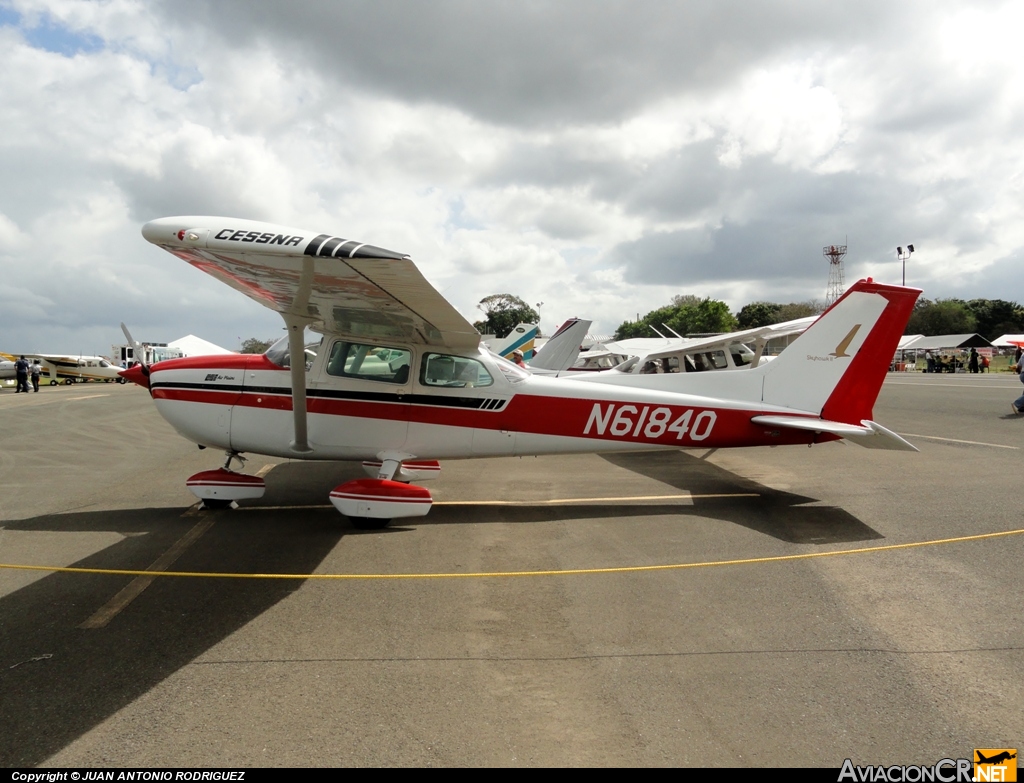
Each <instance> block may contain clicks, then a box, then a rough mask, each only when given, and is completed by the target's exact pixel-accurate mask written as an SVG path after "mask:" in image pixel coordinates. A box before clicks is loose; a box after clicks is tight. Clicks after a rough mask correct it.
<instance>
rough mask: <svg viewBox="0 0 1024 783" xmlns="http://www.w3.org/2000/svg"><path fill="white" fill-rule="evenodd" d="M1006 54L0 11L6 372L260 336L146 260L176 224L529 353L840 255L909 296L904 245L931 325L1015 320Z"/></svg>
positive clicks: (794, 29)
mask: <svg viewBox="0 0 1024 783" xmlns="http://www.w3.org/2000/svg"><path fill="white" fill-rule="evenodd" d="M1022 22H1024V18H1022V12H1021V10H1020V8H1019V4H1016V3H1012V2H996V1H993V2H986V3H978V2H972V3H970V4H968V3H966V2H957V1H956V0H948V1H947V2H941V3H934V2H932V3H925V2H910V3H898V4H892V3H884V2H881V0H860V1H859V2H856V3H847V4H838V5H837V4H821V3H814V2H810V0H798V1H797V2H793V1H792V0H787V1H786V2H783V1H782V0H780V1H779V2H766V3H757V4H750V3H741V2H738V1H737V0H727V1H725V2H721V1H720V2H710V0H708V1H707V2H686V3H665V2H630V3H626V2H608V3H602V4H600V5H599V6H594V5H593V4H592V3H589V2H582V0H580V2H572V1H570V2H565V3H557V4H551V3H540V2H525V3H524V2H517V3H511V2H508V3H505V2H497V3H485V4H481V3H475V2H468V1H467V0H439V1H438V2H432V3H416V2H379V1H378V2H373V3H370V2H349V3H344V4H335V5H326V6H325V5H324V4H321V3H309V2H294V3H289V4H287V5H282V4H279V3H270V2H246V3H241V2H237V0H225V1H224V2H218V3H206V2H198V0H177V1H176V2H173V3H171V2H162V3H141V2H137V0H105V1H104V2H79V1H78V0H5V1H4V2H0V65H2V66H3V67H2V68H0V91H2V93H3V95H4V96H5V100H4V101H3V102H2V103H0V128H2V129H3V133H0V172H2V175H3V181H4V182H5V184H6V185H7V187H6V188H4V189H0V263H2V264H3V266H4V270H5V274H4V275H3V276H2V277H0V303H2V304H3V306H2V307H0V323H2V324H3V335H4V340H5V342H7V341H9V345H7V346H6V347H9V348H12V349H15V350H20V349H22V348H24V349H26V350H55V351H56V350H80V349H82V348H87V349H88V350H89V351H90V352H105V351H107V350H109V345H110V343H112V342H118V341H119V340H120V331H119V329H118V328H117V324H118V322H119V321H120V320H126V321H129V322H131V323H132V325H133V327H134V329H135V331H137V332H139V333H140V334H143V335H145V337H146V338H147V339H155V340H169V339H174V338H176V337H178V336H181V335H183V334H185V333H188V332H194V333H197V334H199V335H200V336H203V337H206V338H207V339H211V340H213V341H215V342H220V343H221V344H224V345H226V346H227V347H232V348H233V347H237V345H238V342H239V338H245V337H249V336H260V337H264V336H270V335H271V334H274V333H275V332H276V331H277V330H278V329H279V323H278V320H279V319H277V317H276V316H275V315H274V314H273V313H269V312H267V311H265V310H263V309H262V308H260V307H259V306H258V305H256V304H254V303H251V302H249V301H247V300H246V299H244V298H243V297H239V296H238V295H237V294H235V293H234V292H232V291H230V290H227V289H224V288H223V286H221V285H219V284H217V283H216V282H215V281H212V280H210V279H208V278H206V276H204V275H203V274H202V273H200V272H198V271H196V270H194V269H192V268H191V267H188V266H187V265H184V264H182V263H181V262H180V261H178V260H176V259H174V258H173V257H171V256H168V255H167V254H164V253H162V252H160V251H158V250H156V249H155V248H153V247H151V246H149V245H148V244H147V243H145V242H144V241H143V240H142V239H141V237H140V236H139V234H138V229H139V226H140V225H141V223H143V222H145V221H147V220H149V219H152V218H155V217H161V216H166V215H171V214H203V213H210V214H225V215H232V216H238V217H250V218H257V219H267V220H271V221H274V222H278V223H283V224H286V225H295V226H298V227H303V228H308V229H311V230H314V231H329V232H335V233H340V234H342V235H345V236H352V237H356V238H358V239H360V240H362V241H367V242H371V243H374V244H378V245H381V246H384V247H389V248H393V249H395V250H399V251H402V252H407V253H410V254H412V255H413V257H414V258H415V259H416V260H417V263H418V264H419V265H420V266H421V268H422V269H423V271H424V273H425V274H426V275H427V277H428V279H430V280H431V281H432V282H434V283H435V284H436V285H437V287H438V289H439V290H441V291H442V292H443V293H444V295H445V296H446V297H447V298H449V299H450V300H451V301H452V302H453V304H455V306H456V307H458V308H459V309H460V310H462V312H464V313H465V314H466V315H467V316H468V317H470V318H471V319H472V318H474V317H475V313H476V310H475V305H476V302H477V301H479V300H480V299H481V298H483V297H484V296H487V295H488V294H492V293H496V292H504V291H509V292H512V293H516V294H518V295H520V296H523V298H525V299H527V301H531V302H541V301H543V302H544V303H545V304H544V307H543V309H542V315H543V316H544V320H545V324H544V325H545V326H546V327H547V328H548V329H549V330H550V329H553V328H554V327H555V326H556V325H557V323H559V322H560V321H561V320H563V319H564V318H565V317H568V316H570V315H579V316H582V317H590V318H593V319H595V321H596V324H595V329H596V330H597V331H601V332H605V333H607V332H610V331H612V330H613V329H614V328H615V326H617V325H618V323H619V322H621V321H622V320H625V319H627V318H632V317H635V315H636V314H637V312H640V313H643V312H646V311H647V310H650V309H652V308H654V307H656V306H659V305H661V304H664V303H665V302H667V301H668V300H669V299H670V297H671V296H672V295H674V294H677V293H697V294H699V295H702V296H712V297H715V298H722V299H725V300H726V301H728V302H729V303H730V304H731V305H732V306H733V307H734V308H739V307H741V306H742V305H744V304H746V303H747V302H749V301H751V300H753V299H772V298H775V299H779V300H783V301H791V300H802V299H810V298H821V297H822V296H823V294H824V289H825V284H826V281H827V277H828V269H827V265H826V264H825V262H824V260H823V259H822V258H821V247H822V246H823V245H826V244H831V243H835V242H842V241H848V244H849V247H850V253H849V255H848V258H847V277H848V278H854V277H856V276H860V275H863V274H873V275H874V276H875V277H877V278H879V279H882V280H887V281H891V282H896V281H898V280H899V275H900V272H901V268H900V265H899V264H898V262H897V260H896V258H895V247H896V245H905V244H907V243H908V242H913V243H915V246H916V247H917V248H918V252H917V253H916V254H915V255H914V257H913V259H912V260H911V262H910V264H909V265H908V270H907V277H908V283H912V284H915V285H920V286H922V287H924V288H925V292H926V295H927V296H930V297H933V298H934V297H936V296H951V295H958V294H961V293H963V294H964V295H971V296H991V297H998V298H1004V299H1016V300H1018V301H1020V300H1022V299H1024V291H1021V290H1020V288H1019V285H1018V284H1016V283H1014V278H1013V275H1012V274H1010V273H1009V272H1008V270H1010V269H1011V268H1012V264H1013V260H1014V259H1019V258H1020V255H1021V253H1022V252H1024V228H1022V226H1021V223H1020V220H1019V218H1018V212H1019V204H1020V203H1021V200H1022V198H1021V197H1022V193H1021V191H1022V187H1024V150H1022V148H1021V147H1020V145H1019V143H1018V142H1017V135H1018V133H1019V128H1020V126H1021V120H1022V118H1024V90H1022V85H1024V78H1022V77H1024V72H1022V71H1024V63H1022V61H1021V60H1020V58H1019V57H1017V56H1016V55H1015V48H1014V46H1013V43H1014V41H1013V36H1014V34H1015V31H1016V30H1019V29H1020V28H1021V23H1022ZM987 287H990V288H991V289H992V290H990V291H989V290H986V289H987ZM41 341H42V342H41ZM86 341H88V342H89V345H87V346H81V345H79V344H80V343H82V342H86ZM2 347H4V346H0V348H2Z"/></svg>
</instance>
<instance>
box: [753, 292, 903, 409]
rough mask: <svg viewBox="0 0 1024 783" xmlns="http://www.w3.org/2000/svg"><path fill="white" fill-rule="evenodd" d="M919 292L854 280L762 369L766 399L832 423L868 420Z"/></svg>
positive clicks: (765, 400) (764, 398)
mask: <svg viewBox="0 0 1024 783" xmlns="http://www.w3.org/2000/svg"><path fill="white" fill-rule="evenodd" d="M920 293H921V292H920V291H919V290H917V289H914V288H902V287H900V286H890V285H882V284H881V283H875V282H873V281H872V280H871V279H870V278H869V279H867V280H861V281H859V282H857V283H856V284H854V285H853V286H852V287H851V288H850V290H849V291H847V292H846V293H845V294H844V295H843V297H842V298H841V299H839V300H838V301H837V302H836V303H835V304H834V305H832V307H830V308H829V309H828V310H826V311H825V312H824V313H823V314H822V316H821V317H820V318H819V319H818V320H817V321H815V322H814V323H813V324H812V325H811V326H810V328H808V329H807V331H806V332H804V333H803V334H802V335H800V337H798V338H797V339H796V340H794V341H793V343H792V344H791V345H790V346H789V347H788V348H786V350H784V351H783V352H782V353H781V354H780V355H779V357H778V358H777V359H775V360H774V361H772V362H771V363H770V364H769V365H768V366H767V367H766V368H765V373H764V389H763V400H764V402H765V403H768V404H770V405H778V406H782V407H786V408H793V409H795V410H800V411H807V412H810V413H815V414H819V415H820V416H821V418H823V419H828V420H830V421H839V422H848V423H851V424H860V423H861V421H863V420H865V419H870V418H871V411H872V408H874V405H875V400H876V399H877V398H878V392H879V390H880V389H881V388H882V382H883V381H884V380H885V374H886V372H887V371H888V369H889V365H890V364H891V363H892V359H893V356H894V354H895V353H896V347H897V345H898V344H899V339H900V337H901V336H902V334H903V330H904V329H905V328H906V325H907V321H908V320H909V319H910V314H911V312H912V310H913V308H914V302H916V301H917V297H918V296H919V295H920Z"/></svg>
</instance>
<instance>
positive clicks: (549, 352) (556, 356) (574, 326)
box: [530, 318, 593, 372]
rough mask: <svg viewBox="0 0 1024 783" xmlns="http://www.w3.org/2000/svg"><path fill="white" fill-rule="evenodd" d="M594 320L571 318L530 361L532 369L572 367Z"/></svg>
mask: <svg viewBox="0 0 1024 783" xmlns="http://www.w3.org/2000/svg"><path fill="white" fill-rule="evenodd" d="M591 323H593V322H592V321H583V320H581V319H579V318H570V319H569V320H568V321H566V322H565V323H564V324H562V325H561V326H560V327H558V331H557V332H555V333H554V334H553V335H552V336H551V339H549V340H548V341H547V342H546V343H544V345H542V346H541V349H540V350H539V351H537V354H536V355H535V356H534V357H533V360H532V361H531V362H530V368H531V369H541V370H554V371H555V372H561V371H563V370H568V369H569V368H570V367H572V365H573V362H575V361H576V357H578V356H579V355H580V346H581V345H582V343H583V340H584V339H585V338H586V336H587V330H588V329H589V328H590V324H591Z"/></svg>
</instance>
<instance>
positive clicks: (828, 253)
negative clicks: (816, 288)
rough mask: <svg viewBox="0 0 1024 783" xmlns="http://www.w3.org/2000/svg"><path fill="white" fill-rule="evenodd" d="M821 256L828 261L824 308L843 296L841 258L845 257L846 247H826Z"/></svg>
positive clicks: (843, 284)
mask: <svg viewBox="0 0 1024 783" xmlns="http://www.w3.org/2000/svg"><path fill="white" fill-rule="evenodd" d="M821 254H822V255H823V256H825V258H827V259H828V288H827V289H825V307H830V306H831V305H832V303H833V302H835V301H836V299H838V298H839V297H841V296H842V295H843V291H844V290H845V289H846V285H845V283H844V282H843V258H845V257H846V245H826V246H825V247H823V248H822V249H821Z"/></svg>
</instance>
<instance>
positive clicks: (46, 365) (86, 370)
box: [0, 353, 126, 386]
mask: <svg viewBox="0 0 1024 783" xmlns="http://www.w3.org/2000/svg"><path fill="white" fill-rule="evenodd" d="M0 356H3V357H5V358H7V359H11V360H12V364H11V366H12V367H13V366H14V365H13V359H14V357H13V356H12V355H11V354H6V353H5V354H0ZM24 356H25V358H26V359H28V360H29V362H32V361H34V360H36V359H38V360H39V365H40V366H41V367H42V368H43V375H45V376H47V377H48V378H49V380H50V385H51V386H56V385H57V384H58V383H59V382H60V380H61V379H63V381H64V383H66V384H72V383H80V382H83V381H90V380H92V381H105V382H106V383H110V382H111V381H116V382H117V383H126V381H125V379H124V378H121V377H120V371H121V368H120V367H118V366H117V365H115V364H114V363H113V362H111V361H110V360H109V359H108V358H106V357H105V356H69V355H67V354H56V353H26V354H25V355H24ZM4 364H6V362H4ZM0 377H3V376H0ZM11 377H12V378H13V377H14V376H13V375H12V376H11Z"/></svg>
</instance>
